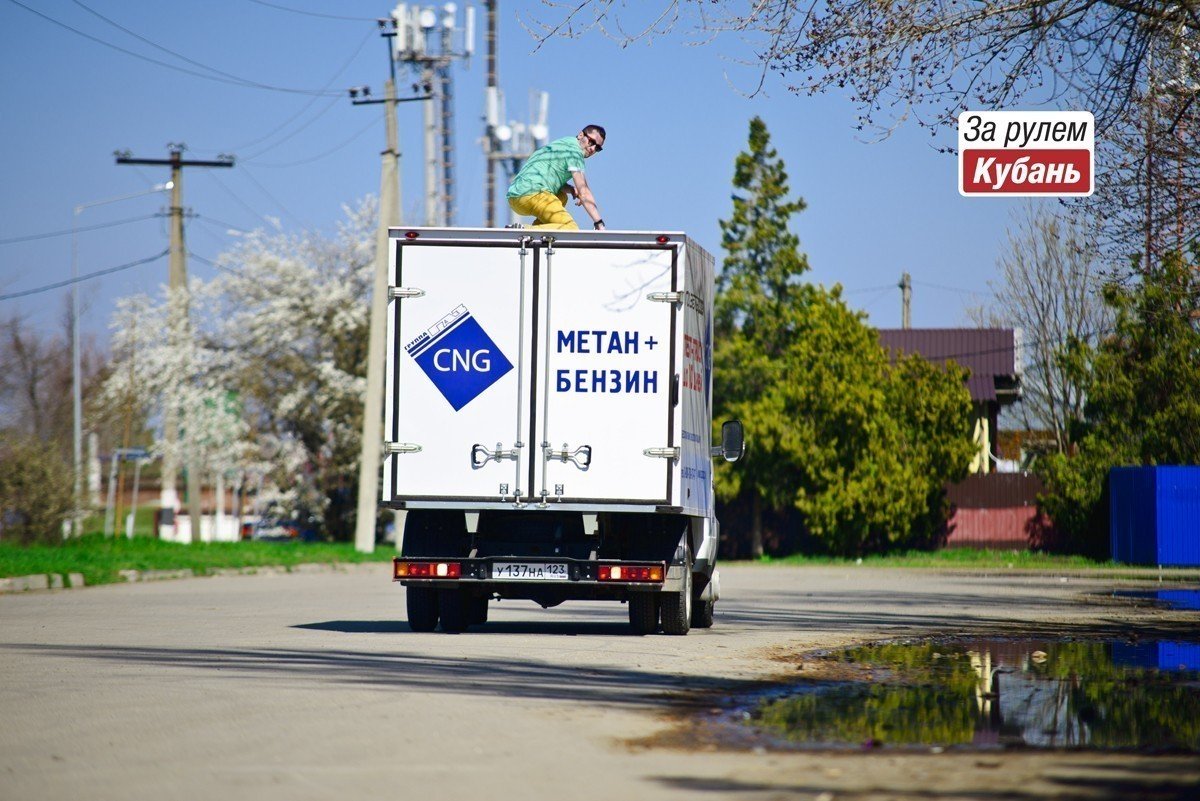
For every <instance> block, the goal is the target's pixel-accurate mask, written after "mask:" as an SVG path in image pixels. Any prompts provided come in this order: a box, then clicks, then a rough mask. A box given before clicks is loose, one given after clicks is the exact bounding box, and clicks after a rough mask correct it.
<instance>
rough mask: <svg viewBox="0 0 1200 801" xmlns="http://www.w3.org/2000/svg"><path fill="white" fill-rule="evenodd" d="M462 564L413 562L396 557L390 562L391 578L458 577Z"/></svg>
mask: <svg viewBox="0 0 1200 801" xmlns="http://www.w3.org/2000/svg"><path fill="white" fill-rule="evenodd" d="M461 576H462V565H461V564H459V563H458V562H413V561H409V560H406V559H396V560H395V561H393V562H392V578H398V579H401V578H452V579H455V578H459V577H461Z"/></svg>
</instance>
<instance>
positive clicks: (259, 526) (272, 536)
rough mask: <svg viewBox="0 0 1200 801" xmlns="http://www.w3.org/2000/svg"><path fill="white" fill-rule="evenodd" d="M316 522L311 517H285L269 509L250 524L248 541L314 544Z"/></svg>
mask: <svg viewBox="0 0 1200 801" xmlns="http://www.w3.org/2000/svg"><path fill="white" fill-rule="evenodd" d="M317 522H318V521H317V519H316V518H315V517H313V516H311V515H307V516H299V517H285V516H282V515H279V514H277V513H275V510H272V509H269V510H267V512H266V513H265V514H262V515H260V516H259V517H258V518H257V519H256V520H255V521H254V522H253V523H252V524H251V528H250V539H252V540H262V541H267V542H314V541H316V539H317V530H318V529H317Z"/></svg>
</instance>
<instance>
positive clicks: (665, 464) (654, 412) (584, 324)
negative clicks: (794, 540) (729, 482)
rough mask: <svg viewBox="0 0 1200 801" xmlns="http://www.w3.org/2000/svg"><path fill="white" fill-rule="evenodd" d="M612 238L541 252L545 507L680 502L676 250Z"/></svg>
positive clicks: (538, 418)
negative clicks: (675, 494)
mask: <svg viewBox="0 0 1200 801" xmlns="http://www.w3.org/2000/svg"><path fill="white" fill-rule="evenodd" d="M613 239H614V238H611V237H610V238H602V239H601V240H600V241H599V242H597V241H596V240H593V241H591V242H575V241H572V240H570V239H568V238H565V237H564V238H562V239H560V240H559V241H556V242H555V243H554V245H553V247H551V248H540V249H539V251H540V252H539V271H538V279H539V280H538V289H539V292H538V294H539V304H538V309H539V310H538V316H537V323H538V331H539V333H538V337H537V343H536V347H537V348H538V353H537V358H536V359H535V361H534V369H535V370H536V372H537V377H536V380H535V382H534V397H533V401H534V402H533V404H532V406H533V409H532V411H533V434H534V437H535V439H534V442H535V443H536V444H537V445H538V449H537V451H536V452H535V453H534V454H533V458H532V463H531V465H530V468H531V472H530V476H531V481H530V487H531V488H532V489H533V490H534V497H533V500H535V501H539V502H541V501H543V499H545V500H549V501H550V502H555V501H559V502H592V501H598V502H608V503H620V502H629V503H636V504H647V503H655V504H664V503H667V499H669V498H670V497H671V484H670V482H671V476H672V471H671V458H670V453H671V448H672V446H675V445H677V443H676V442H675V441H674V440H675V438H676V436H677V433H676V432H675V431H674V430H673V422H672V421H673V419H674V415H673V408H674V404H675V403H676V402H677V397H678V396H677V392H678V388H677V387H676V386H675V383H674V376H675V373H676V366H675V359H674V353H673V350H674V348H673V344H672V343H673V342H674V340H675V326H676V317H677V314H678V311H677V305H676V303H675V302H674V298H673V297H672V296H671V293H673V292H674V291H675V288H676V282H677V275H676V272H677V268H678V265H677V251H676V249H675V246H674V245H673V244H671V245H666V244H663V243H656V242H655V241H654V240H653V239H650V240H649V241H648V242H645V243H621V242H619V241H612V240H613ZM610 242H611V244H609V243H610ZM647 454H649V455H647ZM676 455H677V452H676Z"/></svg>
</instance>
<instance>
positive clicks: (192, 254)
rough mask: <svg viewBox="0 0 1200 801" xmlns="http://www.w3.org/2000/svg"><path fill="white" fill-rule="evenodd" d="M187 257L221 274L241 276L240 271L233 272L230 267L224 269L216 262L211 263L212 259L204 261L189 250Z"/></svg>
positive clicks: (223, 266) (222, 265)
mask: <svg viewBox="0 0 1200 801" xmlns="http://www.w3.org/2000/svg"><path fill="white" fill-rule="evenodd" d="M188 255H189V256H191V257H192V258H193V259H195V260H197V261H200V262H204V263H205V264H207V265H208V266H209V267H214V268H216V269H218V270H220V271H222V272H226V273H229V274H230V275H241V274H242V271H241V270H235V269H233V268H232V267H226V266H225V265H224V264H218V263H217V262H215V261H213V260H212V259H206V258H204V257H203V256H200V255H197V254H196V253H193V252H192V251H190V250H189V251H188Z"/></svg>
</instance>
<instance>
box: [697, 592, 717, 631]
mask: <svg viewBox="0 0 1200 801" xmlns="http://www.w3.org/2000/svg"><path fill="white" fill-rule="evenodd" d="M716 605H717V604H716V602H715V601H705V600H702V599H696V600H693V601H692V628H694V629H711V628H712V624H713V610H714V608H715V607H716Z"/></svg>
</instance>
